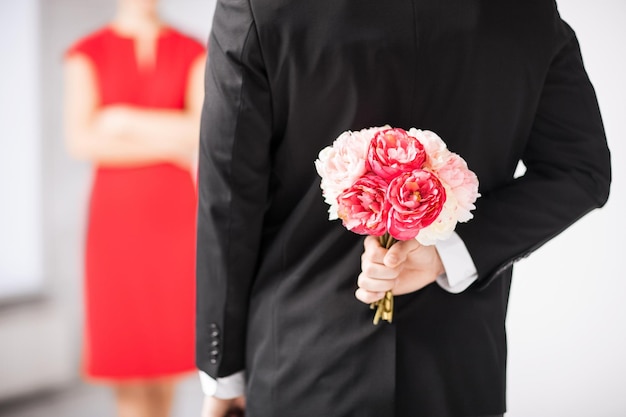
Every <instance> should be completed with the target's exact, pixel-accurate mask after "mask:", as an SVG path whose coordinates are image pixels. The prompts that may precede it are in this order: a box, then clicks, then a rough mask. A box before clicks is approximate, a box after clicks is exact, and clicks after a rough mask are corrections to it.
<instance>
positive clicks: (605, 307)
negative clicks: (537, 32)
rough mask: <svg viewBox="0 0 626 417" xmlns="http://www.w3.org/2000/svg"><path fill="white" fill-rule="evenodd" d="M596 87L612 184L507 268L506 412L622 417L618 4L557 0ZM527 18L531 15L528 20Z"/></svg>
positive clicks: (625, 37) (623, 130) (624, 290)
mask: <svg viewBox="0 0 626 417" xmlns="http://www.w3.org/2000/svg"><path fill="white" fill-rule="evenodd" d="M559 10H560V11H561V15H562V17H563V18H564V19H565V20H566V21H567V22H568V23H570V25H571V26H572V27H573V28H574V30H575V31H576V33H577V35H578V39H579V41H580V44H581V48H582V52H583V59H584V61H585V65H586V68H587V72H588V73H589V76H590V77H591V80H592V82H593V84H594V86H595V88H596V93H597V95H598V99H599V102H600V108H601V111H602V115H603V118H604V122H605V128H606V133H607V136H608V141H609V147H610V148H611V151H612V162H613V185H612V190H611V196H610V199H609V202H608V204H607V206H605V208H603V209H601V210H597V211H595V212H592V213H591V214H590V215H589V216H587V217H585V218H583V219H582V220H581V221H580V222H579V223H577V224H576V225H575V226H573V227H572V228H571V229H569V230H567V231H566V232H564V233H563V234H562V235H561V236H559V237H557V238H556V239H554V240H553V241H551V242H550V243H548V244H547V245H546V246H545V247H543V248H541V249H540V250H539V251H538V252H536V253H535V254H533V255H532V256H531V257H530V258H528V259H527V260H525V261H522V262H521V263H520V264H519V265H518V266H517V268H516V270H515V277H514V283H513V288H512V291H511V301H510V310H509V316H508V321H507V324H508V326H507V327H508V335H509V368H508V381H509V389H508V403H509V407H508V408H509V413H507V416H508V417H529V416H532V417H554V416H557V417H560V416H564V417H589V416H593V417H623V416H626V395H624V394H623V389H624V387H626V359H625V357H626V302H625V296H626V271H625V270H624V259H625V256H626V251H625V250H624V248H625V245H624V242H623V241H624V237H625V236H626V223H625V220H624V207H625V206H626V184H625V181H626V172H625V166H624V161H625V160H626V142H625V141H624V138H625V137H626V113H625V111H626V105H624V99H625V97H626V81H625V79H626V77H625V74H626V53H624V51H625V50H626V49H625V47H624V42H625V41H626V25H624V21H625V18H626V2H624V0H598V1H594V2H589V1H585V0H561V1H560V2H559ZM529 24H530V25H532V22H529Z"/></svg>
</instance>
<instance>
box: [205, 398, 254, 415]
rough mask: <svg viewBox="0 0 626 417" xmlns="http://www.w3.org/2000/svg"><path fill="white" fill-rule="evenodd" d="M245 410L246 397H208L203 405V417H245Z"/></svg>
mask: <svg viewBox="0 0 626 417" xmlns="http://www.w3.org/2000/svg"><path fill="white" fill-rule="evenodd" d="M245 408H246V401H245V397H237V398H231V399H222V398H215V397H209V396H206V397H204V404H202V417H239V416H243V412H244V410H245Z"/></svg>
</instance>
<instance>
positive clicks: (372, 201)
mask: <svg viewBox="0 0 626 417" xmlns="http://www.w3.org/2000/svg"><path fill="white" fill-rule="evenodd" d="M387 185H388V184H387V182H386V181H385V180H383V179H382V178H380V177H378V176H377V175H373V174H371V173H368V174H365V175H364V176H362V177H361V178H359V179H358V180H356V182H355V183H354V184H353V185H352V186H351V187H350V188H348V189H347V190H346V191H344V192H343V193H341V194H340V195H339V197H338V198H337V201H338V204H339V206H338V210H337V212H338V216H339V218H340V219H341V220H342V221H343V225H344V227H345V228H346V229H348V230H351V231H353V232H354V233H358V234H361V235H373V236H382V235H383V234H385V231H386V226H387V209H386V207H385V193H386V191H387Z"/></svg>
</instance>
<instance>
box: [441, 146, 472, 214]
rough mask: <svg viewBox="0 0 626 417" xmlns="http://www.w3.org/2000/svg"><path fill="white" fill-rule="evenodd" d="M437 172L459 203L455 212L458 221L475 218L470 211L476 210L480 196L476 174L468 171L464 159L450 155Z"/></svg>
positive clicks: (453, 154)
mask: <svg viewBox="0 0 626 417" xmlns="http://www.w3.org/2000/svg"><path fill="white" fill-rule="evenodd" d="M436 172H437V175H438V176H439V178H440V179H441V181H442V182H443V183H445V184H446V185H447V186H448V187H449V188H450V190H451V192H452V193H453V194H454V197H455V200H456V203H457V207H456V210H455V212H456V219H457V221H459V222H466V221H468V220H470V219H471V218H472V217H473V215H472V213H470V211H471V210H473V209H475V208H476V206H474V202H475V201H476V199H477V198H478V197H479V195H480V194H478V178H477V177H476V174H474V172H472V171H470V170H469V169H468V167H467V163H466V162H465V160H464V159H463V158H461V157H460V156H459V155H457V154H455V153H452V152H450V154H449V155H448V158H447V160H446V161H445V164H444V165H443V166H442V167H440V168H439V169H438V170H437V171H436Z"/></svg>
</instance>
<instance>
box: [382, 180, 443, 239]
mask: <svg viewBox="0 0 626 417" xmlns="http://www.w3.org/2000/svg"><path fill="white" fill-rule="evenodd" d="M386 197H387V204H388V207H389V214H388V216H389V218H388V220H387V229H388V232H389V234H390V235H391V236H393V237H394V238H396V239H398V240H408V239H413V238H414V237H415V236H417V234H418V233H419V231H420V230H421V229H423V228H425V227H427V226H429V225H430V224H431V223H433V222H434V221H435V220H436V219H437V216H439V213H441V210H442V209H443V205H444V203H445V201H446V192H445V189H444V187H443V184H442V183H441V182H440V181H439V179H438V178H437V176H436V175H435V174H433V173H432V172H429V171H425V170H414V171H412V172H406V173H404V174H401V175H399V176H398V177H396V178H395V179H393V180H392V181H391V183H390V184H389V188H388V189H387V196H386Z"/></svg>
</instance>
